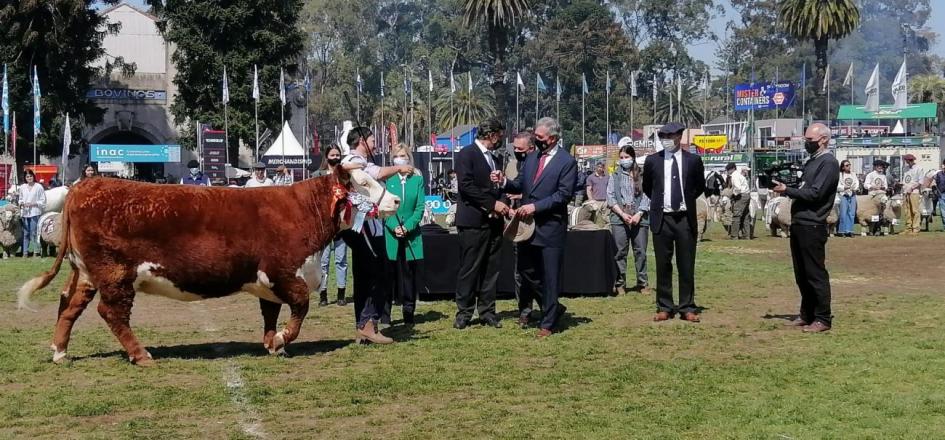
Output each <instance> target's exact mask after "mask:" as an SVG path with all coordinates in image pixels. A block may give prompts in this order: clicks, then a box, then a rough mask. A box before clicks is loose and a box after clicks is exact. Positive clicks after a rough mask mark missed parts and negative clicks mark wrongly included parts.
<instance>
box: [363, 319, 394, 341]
mask: <svg viewBox="0 0 945 440" xmlns="http://www.w3.org/2000/svg"><path fill="white" fill-rule="evenodd" d="M362 341H370V342H373V343H375V344H393V343H394V340H393V339H391V338H388V337H387V336H384V335H382V334H381V332H379V331H377V325H376V324H375V323H373V322H369V323H367V324H365V325H364V327H362V328H360V329H358V333H357V334H356V335H355V338H354V342H355V343H358V344H360V343H361V342H362Z"/></svg>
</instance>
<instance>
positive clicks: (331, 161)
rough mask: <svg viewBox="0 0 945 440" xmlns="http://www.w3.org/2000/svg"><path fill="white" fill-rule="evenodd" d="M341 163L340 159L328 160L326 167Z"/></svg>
mask: <svg viewBox="0 0 945 440" xmlns="http://www.w3.org/2000/svg"><path fill="white" fill-rule="evenodd" d="M339 163H341V158H334V159H328V165H331V166H335V165H338V164H339Z"/></svg>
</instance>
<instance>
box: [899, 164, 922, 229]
mask: <svg viewBox="0 0 945 440" xmlns="http://www.w3.org/2000/svg"><path fill="white" fill-rule="evenodd" d="M902 159H903V160H904V161H905V162H906V167H905V170H903V173H902V211H903V212H902V213H903V217H905V220H906V233H907V234H909V235H917V234H918V233H919V225H920V224H921V223H922V208H921V206H920V204H921V196H920V195H919V192H920V191H921V190H922V179H923V178H924V177H925V170H923V169H922V167H920V166H918V165H916V163H915V155H913V154H906V155H905V156H903V157H902Z"/></svg>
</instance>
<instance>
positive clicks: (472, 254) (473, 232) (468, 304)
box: [456, 223, 502, 319]
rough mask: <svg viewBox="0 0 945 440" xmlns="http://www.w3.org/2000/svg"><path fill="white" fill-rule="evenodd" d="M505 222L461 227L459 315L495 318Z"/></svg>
mask: <svg viewBox="0 0 945 440" xmlns="http://www.w3.org/2000/svg"><path fill="white" fill-rule="evenodd" d="M501 249H502V224H501V223H494V224H490V225H489V226H488V227H485V228H459V252H460V257H459V277H458V279H457V280H456V308H457V311H456V317H457V318H464V319H472V316H473V312H474V311H476V312H478V313H479V317H480V318H486V317H495V293H496V281H498V279H499V251H500V250H501Z"/></svg>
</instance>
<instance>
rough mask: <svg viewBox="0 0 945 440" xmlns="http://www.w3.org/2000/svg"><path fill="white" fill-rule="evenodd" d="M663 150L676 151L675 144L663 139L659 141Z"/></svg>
mask: <svg viewBox="0 0 945 440" xmlns="http://www.w3.org/2000/svg"><path fill="white" fill-rule="evenodd" d="M660 143H661V144H663V149H664V150H669V151H676V143H675V142H673V140H672V139H663V140H661V141H660Z"/></svg>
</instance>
